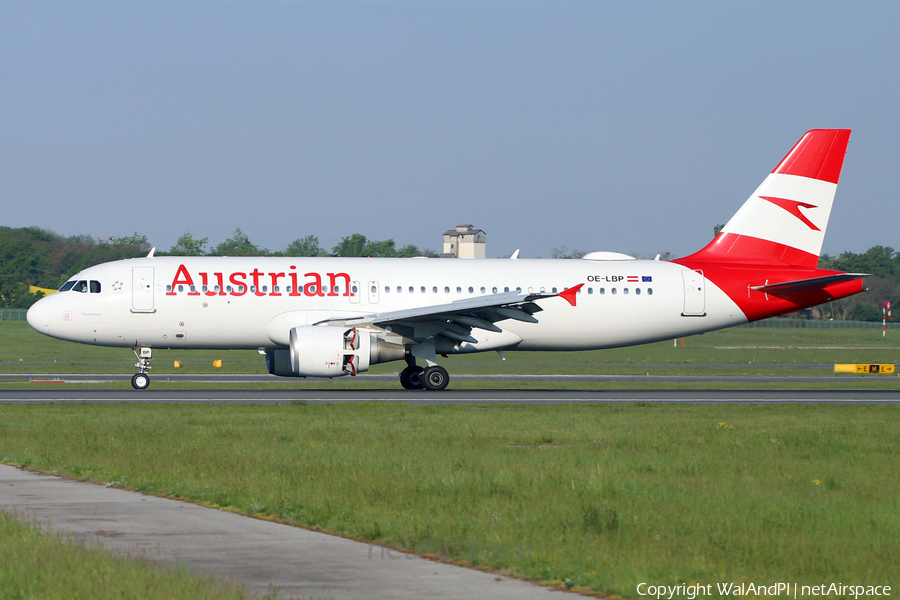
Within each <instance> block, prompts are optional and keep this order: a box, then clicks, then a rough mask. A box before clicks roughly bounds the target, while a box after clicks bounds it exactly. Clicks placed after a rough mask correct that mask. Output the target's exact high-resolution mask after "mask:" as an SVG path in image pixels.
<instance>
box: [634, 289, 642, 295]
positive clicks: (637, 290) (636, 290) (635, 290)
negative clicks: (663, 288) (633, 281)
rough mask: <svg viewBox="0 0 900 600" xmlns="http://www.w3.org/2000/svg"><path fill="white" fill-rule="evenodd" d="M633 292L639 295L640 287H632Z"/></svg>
mask: <svg viewBox="0 0 900 600" xmlns="http://www.w3.org/2000/svg"><path fill="white" fill-rule="evenodd" d="M634 293H635V294H637V295H638V296H640V295H641V288H635V289H634Z"/></svg>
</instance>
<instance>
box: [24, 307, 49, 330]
mask: <svg viewBox="0 0 900 600" xmlns="http://www.w3.org/2000/svg"><path fill="white" fill-rule="evenodd" d="M25 319H26V320H27V321H28V324H29V325H31V326H32V327H33V328H34V329H36V330H37V331H40V332H41V333H43V334H46V333H47V331H48V330H49V329H50V307H49V306H48V305H47V303H46V302H44V301H43V300H38V301H37V302H35V303H34V304H32V305H31V308H29V309H28V312H27V313H26V314H25Z"/></svg>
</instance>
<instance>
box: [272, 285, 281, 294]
mask: <svg viewBox="0 0 900 600" xmlns="http://www.w3.org/2000/svg"><path fill="white" fill-rule="evenodd" d="M272 291H273V292H275V293H276V294H278V293H280V292H281V286H280V285H276V286H273V287H272Z"/></svg>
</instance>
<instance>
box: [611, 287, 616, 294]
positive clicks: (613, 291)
mask: <svg viewBox="0 0 900 600" xmlns="http://www.w3.org/2000/svg"><path fill="white" fill-rule="evenodd" d="M612 293H613V296H615V295H616V288H613V289H612Z"/></svg>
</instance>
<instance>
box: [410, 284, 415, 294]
mask: <svg viewBox="0 0 900 600" xmlns="http://www.w3.org/2000/svg"><path fill="white" fill-rule="evenodd" d="M415 291H416V288H414V287H413V286H409V293H410V294H412V293H415Z"/></svg>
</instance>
